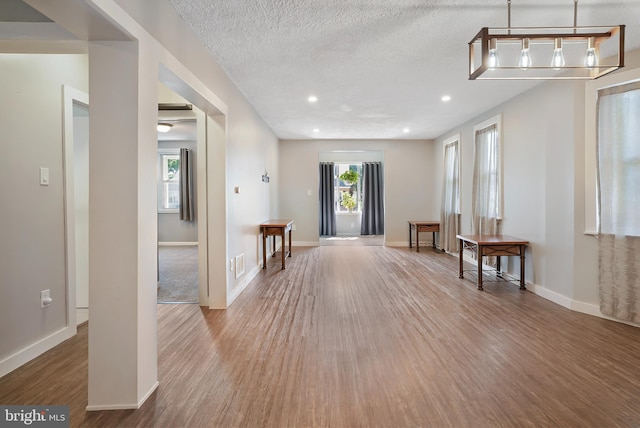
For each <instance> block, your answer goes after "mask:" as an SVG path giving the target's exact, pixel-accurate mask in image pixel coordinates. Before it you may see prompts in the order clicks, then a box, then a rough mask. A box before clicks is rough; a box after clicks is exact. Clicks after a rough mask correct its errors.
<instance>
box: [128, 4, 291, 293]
mask: <svg viewBox="0 0 640 428" xmlns="http://www.w3.org/2000/svg"><path fill="white" fill-rule="evenodd" d="M115 2H116V3H118V5H119V6H120V7H122V8H123V9H124V10H125V11H126V12H127V13H128V14H129V15H131V16H132V17H133V18H134V19H135V20H136V21H137V22H138V23H140V24H141V25H142V26H143V27H144V28H145V29H146V30H147V31H148V32H149V33H150V34H151V35H152V36H153V37H154V38H155V39H156V40H158V42H159V43H160V44H161V45H162V46H163V47H164V48H166V49H167V50H168V51H169V52H170V53H171V55H172V56H174V57H175V58H176V59H177V60H178V61H179V62H180V63H181V64H183V65H184V66H185V67H187V69H188V70H189V74H191V73H192V74H193V76H194V77H195V78H196V79H197V80H198V81H199V82H201V83H202V84H203V85H204V86H206V88H207V89H208V90H210V91H211V92H212V93H213V94H215V96H216V97H218V98H219V99H220V100H221V101H222V102H223V103H224V104H225V105H226V106H227V109H228V114H227V115H226V142H225V150H224V156H225V158H226V171H227V176H226V183H225V186H226V204H227V207H226V232H227V233H226V237H222V236H218V237H216V239H225V240H226V241H227V255H226V258H227V260H226V263H225V266H226V267H227V268H228V265H229V259H230V258H233V257H235V256H237V255H239V254H241V253H244V255H245V274H244V275H243V276H241V277H240V278H237V279H236V278H235V275H228V279H227V281H228V285H229V287H228V288H229V289H228V299H227V300H228V302H227V303H231V302H232V301H233V300H234V299H235V297H236V296H237V295H238V294H239V293H240V292H241V291H242V290H243V289H244V288H245V287H246V286H247V285H248V283H249V281H250V279H252V278H253V277H254V276H255V275H256V274H257V273H258V272H259V270H258V267H259V264H260V263H261V260H262V259H261V256H260V254H259V251H258V249H259V246H260V245H259V236H258V235H259V227H258V225H259V224H260V223H261V222H262V221H264V220H265V219H268V218H274V217H278V202H277V201H278V178H279V177H278V174H279V173H278V170H279V168H278V139H277V137H276V136H275V134H274V133H273V131H271V129H270V128H269V127H268V126H267V125H266V124H265V123H264V121H263V120H262V118H261V117H260V116H259V115H258V114H257V113H256V111H255V110H254V108H253V107H252V106H251V104H249V102H248V101H247V100H246V98H245V97H244V95H243V94H242V93H241V92H240V91H239V90H238V88H237V87H236V86H235V84H234V83H233V82H232V81H231V79H229V77H228V76H227V75H226V73H225V72H224V70H223V69H222V68H221V67H220V66H219V65H218V64H217V63H216V62H215V60H214V59H213V58H212V57H211V55H210V54H209V52H208V51H207V50H206V49H205V48H204V47H203V46H202V44H201V42H200V41H199V40H198V39H197V38H196V37H195V35H194V34H193V33H192V32H191V30H190V29H189V28H188V26H187V25H186V24H185V23H184V22H183V21H182V19H181V18H180V16H179V15H178V14H177V12H176V11H175V9H174V8H173V6H172V5H171V4H170V3H169V2H168V0H159V1H156V2H153V6H150V4H149V2H148V1H146V0H115ZM150 7H152V8H153V13H149V8H150ZM180 95H182V96H183V97H184V98H186V99H187V100H188V101H189V102H192V103H194V100H193V99H191V98H189V97H188V96H186V95H185V94H180ZM194 104H196V105H197V103H194ZM265 170H267V171H268V172H269V176H270V177H271V182H270V183H269V184H265V183H263V182H262V180H261V177H262V175H263V174H264V172H265ZM209 174H211V171H209ZM235 187H238V188H239V190H240V193H234V188H235ZM219 203H220V204H224V203H225V201H224V197H223V196H222V195H219Z"/></svg>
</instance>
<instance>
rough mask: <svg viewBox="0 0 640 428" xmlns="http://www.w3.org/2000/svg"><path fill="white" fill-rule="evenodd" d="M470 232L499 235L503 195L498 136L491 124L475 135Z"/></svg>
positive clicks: (495, 127) (496, 126) (496, 128)
mask: <svg viewBox="0 0 640 428" xmlns="http://www.w3.org/2000/svg"><path fill="white" fill-rule="evenodd" d="M472 192H473V193H472V195H471V221H472V224H471V230H472V233H473V234H474V235H496V234H498V221H499V219H500V217H501V214H502V213H501V208H502V201H501V198H502V195H501V177H500V136H499V133H498V125H497V124H495V123H494V124H491V125H489V126H487V127H486V128H482V129H480V130H477V131H476V133H475V154H474V165H473V191H472Z"/></svg>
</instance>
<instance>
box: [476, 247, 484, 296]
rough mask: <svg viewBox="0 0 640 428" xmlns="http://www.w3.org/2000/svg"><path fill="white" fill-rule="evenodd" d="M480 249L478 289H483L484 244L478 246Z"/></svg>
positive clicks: (478, 251)
mask: <svg viewBox="0 0 640 428" xmlns="http://www.w3.org/2000/svg"><path fill="white" fill-rule="evenodd" d="M477 248H478V250H477V253H478V290H483V288H482V245H478V246H477Z"/></svg>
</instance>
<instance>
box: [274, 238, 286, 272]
mask: <svg viewBox="0 0 640 428" xmlns="http://www.w3.org/2000/svg"><path fill="white" fill-rule="evenodd" d="M284 238H285V237H284V229H282V235H280V245H281V246H282V269H284V256H285V253H286V252H287V249H286V248H285V244H286V241H285V239H284ZM273 239H274V241H275V237H274V238H273Z"/></svg>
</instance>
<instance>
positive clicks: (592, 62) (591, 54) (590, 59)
mask: <svg viewBox="0 0 640 428" xmlns="http://www.w3.org/2000/svg"><path fill="white" fill-rule="evenodd" d="M595 45H596V42H595V37H589V41H588V42H587V54H586V55H585V57H584V66H585V67H587V68H593V67H595V66H597V65H598V55H597V54H596V46H595Z"/></svg>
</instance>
